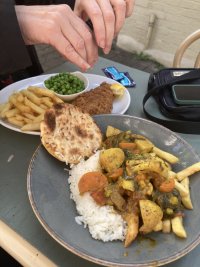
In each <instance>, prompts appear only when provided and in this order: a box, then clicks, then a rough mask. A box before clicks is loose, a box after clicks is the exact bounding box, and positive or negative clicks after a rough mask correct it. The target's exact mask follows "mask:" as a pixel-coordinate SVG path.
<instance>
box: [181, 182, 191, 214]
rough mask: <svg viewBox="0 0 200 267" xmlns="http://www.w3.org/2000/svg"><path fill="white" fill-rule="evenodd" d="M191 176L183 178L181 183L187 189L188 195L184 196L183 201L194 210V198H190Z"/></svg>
mask: <svg viewBox="0 0 200 267" xmlns="http://www.w3.org/2000/svg"><path fill="white" fill-rule="evenodd" d="M189 183H190V182H189V178H188V177H186V178H185V179H183V180H182V181H181V185H183V186H184V188H185V190H186V191H187V193H188V194H187V195H186V196H182V199H181V200H182V203H183V205H184V207H185V208H187V209H190V210H192V209H193V205H192V200H191V198H190V188H189Z"/></svg>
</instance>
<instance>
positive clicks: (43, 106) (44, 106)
mask: <svg viewBox="0 0 200 267" xmlns="http://www.w3.org/2000/svg"><path fill="white" fill-rule="evenodd" d="M40 107H41V108H43V109H44V110H47V109H48V107H47V106H46V105H45V104H40Z"/></svg>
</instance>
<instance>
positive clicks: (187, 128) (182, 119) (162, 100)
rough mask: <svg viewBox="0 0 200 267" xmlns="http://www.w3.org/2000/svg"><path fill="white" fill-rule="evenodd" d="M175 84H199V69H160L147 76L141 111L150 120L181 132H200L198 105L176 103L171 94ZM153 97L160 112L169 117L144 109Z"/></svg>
mask: <svg viewBox="0 0 200 267" xmlns="http://www.w3.org/2000/svg"><path fill="white" fill-rule="evenodd" d="M175 84H199V85H200V69H185V68H181V69H177V68H169V69H162V70H160V71H158V72H156V73H153V74H151V75H150V77H149V82H148V89H147V93H146V95H145V96H144V99H143V111H144V113H145V115H146V116H147V117H148V118H149V119H150V120H152V121H155V122H157V123H159V124H162V125H163V126H165V127H167V128H169V129H171V130H173V131H176V132H181V133H192V134H199V133H200V105H178V104H176V103H175V101H174V98H173V95H172V86H173V85H175ZM152 96H153V97H154V98H155V99H156V102H157V104H158V107H159V110H160V111H161V113H162V114H163V115H164V116H165V117H167V118H169V119H167V118H166V119H162V118H159V117H156V116H155V115H153V114H150V112H149V111H148V110H147V109H146V106H145V105H146V102H147V100H148V99H149V98H150V97H152Z"/></svg>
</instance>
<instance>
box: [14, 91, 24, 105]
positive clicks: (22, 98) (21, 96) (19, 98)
mask: <svg viewBox="0 0 200 267" xmlns="http://www.w3.org/2000/svg"><path fill="white" fill-rule="evenodd" d="M16 99H17V101H18V102H21V103H23V102H24V96H23V95H22V93H21V92H19V93H18V94H17V96H16Z"/></svg>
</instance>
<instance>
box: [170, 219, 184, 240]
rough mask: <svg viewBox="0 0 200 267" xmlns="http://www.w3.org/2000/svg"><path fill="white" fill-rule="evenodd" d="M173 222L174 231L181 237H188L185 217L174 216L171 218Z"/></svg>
mask: <svg viewBox="0 0 200 267" xmlns="http://www.w3.org/2000/svg"><path fill="white" fill-rule="evenodd" d="M171 224H172V232H173V233H174V234H175V235H177V236H178V237H181V238H186V237H187V233H186V231H185V228H184V226H183V218H182V217H181V216H177V217H174V218H173V219H171Z"/></svg>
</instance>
